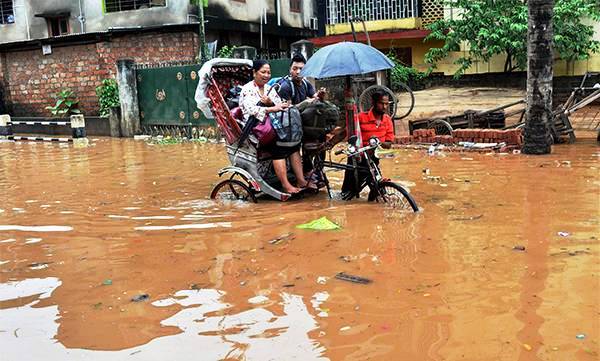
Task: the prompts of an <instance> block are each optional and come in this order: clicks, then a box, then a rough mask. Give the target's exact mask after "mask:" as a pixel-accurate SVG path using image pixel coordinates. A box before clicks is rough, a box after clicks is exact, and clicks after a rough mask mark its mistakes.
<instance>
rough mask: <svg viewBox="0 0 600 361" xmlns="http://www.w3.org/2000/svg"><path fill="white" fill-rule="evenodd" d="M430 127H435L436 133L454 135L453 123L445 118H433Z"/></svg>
mask: <svg viewBox="0 0 600 361" xmlns="http://www.w3.org/2000/svg"><path fill="white" fill-rule="evenodd" d="M428 128H429V129H435V134H436V135H452V125H450V123H448V122H447V121H445V120H444V119H434V120H432V121H431V123H429V127H428Z"/></svg>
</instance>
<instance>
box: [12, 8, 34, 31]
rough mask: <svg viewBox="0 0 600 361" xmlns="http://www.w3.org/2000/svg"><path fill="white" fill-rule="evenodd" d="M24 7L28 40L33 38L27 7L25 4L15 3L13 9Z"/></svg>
mask: <svg viewBox="0 0 600 361" xmlns="http://www.w3.org/2000/svg"><path fill="white" fill-rule="evenodd" d="M19 8H21V9H23V16H24V17H25V27H26V28H27V40H31V30H30V29H29V17H28V16H27V8H26V7H25V4H23V5H13V9H19Z"/></svg>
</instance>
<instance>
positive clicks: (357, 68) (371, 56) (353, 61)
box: [300, 42, 394, 79]
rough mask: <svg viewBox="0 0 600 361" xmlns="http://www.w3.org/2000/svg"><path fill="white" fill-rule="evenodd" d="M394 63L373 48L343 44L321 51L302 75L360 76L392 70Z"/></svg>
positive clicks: (313, 57)
mask: <svg viewBox="0 0 600 361" xmlns="http://www.w3.org/2000/svg"><path fill="white" fill-rule="evenodd" d="M393 67H394V63H392V61H391V60H390V59H388V57H387V56H385V55H384V54H383V53H382V52H380V51H379V50H377V49H375V48H373V47H372V46H369V45H365V44H362V43H351V42H342V43H337V44H333V45H329V46H326V47H324V48H321V49H319V50H318V51H317V52H316V53H315V54H314V55H313V56H312V57H311V58H310V59H308V61H307V62H306V64H305V65H304V69H302V72H301V73H300V74H301V75H302V76H307V77H312V78H318V79H321V78H331V77H336V76H344V75H358V74H366V73H372V72H375V71H379V70H385V69H390V68H393Z"/></svg>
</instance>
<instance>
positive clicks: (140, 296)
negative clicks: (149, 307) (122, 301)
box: [131, 293, 150, 302]
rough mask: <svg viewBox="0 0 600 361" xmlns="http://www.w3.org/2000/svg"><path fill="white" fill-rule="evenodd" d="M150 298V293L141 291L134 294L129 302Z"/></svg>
mask: <svg viewBox="0 0 600 361" xmlns="http://www.w3.org/2000/svg"><path fill="white" fill-rule="evenodd" d="M149 299H150V295H148V294H146V293H142V294H141V295H136V296H133V297H132V298H131V302H143V301H148V300H149Z"/></svg>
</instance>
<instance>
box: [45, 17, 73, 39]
mask: <svg viewBox="0 0 600 361" xmlns="http://www.w3.org/2000/svg"><path fill="white" fill-rule="evenodd" d="M46 23H47V24H48V36H60V35H65V34H68V33H69V18H68V17H55V18H46Z"/></svg>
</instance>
